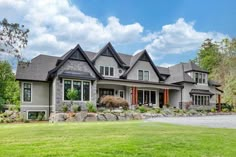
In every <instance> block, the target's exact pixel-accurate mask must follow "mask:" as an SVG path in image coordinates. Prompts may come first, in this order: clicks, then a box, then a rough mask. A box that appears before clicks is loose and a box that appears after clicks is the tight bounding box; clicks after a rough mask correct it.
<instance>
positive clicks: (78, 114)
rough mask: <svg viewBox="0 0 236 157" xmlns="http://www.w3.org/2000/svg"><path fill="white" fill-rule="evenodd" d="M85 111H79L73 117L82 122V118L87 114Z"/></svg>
mask: <svg viewBox="0 0 236 157" xmlns="http://www.w3.org/2000/svg"><path fill="white" fill-rule="evenodd" d="M87 114H88V113H87V112H86V111H81V112H78V113H76V114H75V119H76V121H77V122H82V121H84V118H85V117H86V116H87Z"/></svg>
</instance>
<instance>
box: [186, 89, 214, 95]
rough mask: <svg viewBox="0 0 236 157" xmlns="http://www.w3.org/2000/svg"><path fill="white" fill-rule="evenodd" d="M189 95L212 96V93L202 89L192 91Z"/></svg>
mask: <svg viewBox="0 0 236 157" xmlns="http://www.w3.org/2000/svg"><path fill="white" fill-rule="evenodd" d="M189 93H190V95H192V94H203V95H214V93H212V92H210V91H209V90H203V89H192V90H191V92H189Z"/></svg>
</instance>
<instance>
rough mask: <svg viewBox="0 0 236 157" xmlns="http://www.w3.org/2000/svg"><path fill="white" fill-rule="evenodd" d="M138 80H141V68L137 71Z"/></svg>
mask: <svg viewBox="0 0 236 157" xmlns="http://www.w3.org/2000/svg"><path fill="white" fill-rule="evenodd" d="M138 80H143V71H142V70H139V71H138Z"/></svg>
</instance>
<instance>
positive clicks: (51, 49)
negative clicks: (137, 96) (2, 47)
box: [0, 0, 143, 58]
mask: <svg viewBox="0 0 236 157" xmlns="http://www.w3.org/2000/svg"><path fill="white" fill-rule="evenodd" d="M6 12H7V14H6ZM10 12H12V13H10ZM0 15H3V17H6V18H8V19H9V20H10V22H16V21H11V20H12V19H13V20H17V22H19V23H21V24H24V25H25V26H26V27H27V28H29V29H30V34H29V44H28V48H27V49H26V50H25V53H24V54H25V56H27V57H29V58H31V57H32V56H35V55H37V54H39V53H44V54H53V55H61V54H63V53H65V52H66V51H67V50H69V49H71V48H73V47H74V46H75V45H76V44H78V43H79V44H80V45H81V46H82V47H83V48H84V49H90V50H97V49H98V48H101V46H103V45H104V44H105V43H107V42H108V41H110V42H113V43H115V44H127V43H133V42H137V41H138V40H139V39H140V38H141V33H142V32H143V27H142V26H141V25H140V24H139V23H133V24H128V25H123V24H121V23H120V21H119V19H118V18H116V17H113V16H111V17H109V18H108V19H107V24H106V25H104V24H103V23H102V22H100V21H99V20H98V19H97V18H94V17H91V16H87V15H85V14H84V13H83V12H81V11H80V10H79V9H78V8H77V7H76V6H75V5H73V4H71V3H70V1H69V0H40V1H30V0H17V1H15V0H8V1H5V0H0ZM16 16H17V19H16Z"/></svg>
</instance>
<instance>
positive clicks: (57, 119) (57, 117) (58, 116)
mask: <svg viewBox="0 0 236 157" xmlns="http://www.w3.org/2000/svg"><path fill="white" fill-rule="evenodd" d="M65 117H67V116H66V114H65V113H57V114H55V116H54V122H64V121H65V119H66V118H65Z"/></svg>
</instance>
